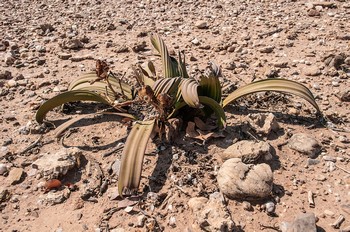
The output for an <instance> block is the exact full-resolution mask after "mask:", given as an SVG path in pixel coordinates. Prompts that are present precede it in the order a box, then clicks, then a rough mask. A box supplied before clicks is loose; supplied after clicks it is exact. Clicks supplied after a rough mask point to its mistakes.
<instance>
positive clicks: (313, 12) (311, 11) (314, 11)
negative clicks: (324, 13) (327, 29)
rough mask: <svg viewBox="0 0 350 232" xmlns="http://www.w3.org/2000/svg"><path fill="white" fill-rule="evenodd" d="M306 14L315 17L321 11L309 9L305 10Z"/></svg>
mask: <svg viewBox="0 0 350 232" xmlns="http://www.w3.org/2000/svg"><path fill="white" fill-rule="evenodd" d="M307 15H308V16H310V17H317V16H320V15H321V13H320V12H319V11H317V10H316V9H310V10H309V11H308V12H307Z"/></svg>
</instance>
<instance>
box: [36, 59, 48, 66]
mask: <svg viewBox="0 0 350 232" xmlns="http://www.w3.org/2000/svg"><path fill="white" fill-rule="evenodd" d="M45 63H46V59H45V58H39V59H38V60H37V61H36V64H37V65H43V64H45Z"/></svg>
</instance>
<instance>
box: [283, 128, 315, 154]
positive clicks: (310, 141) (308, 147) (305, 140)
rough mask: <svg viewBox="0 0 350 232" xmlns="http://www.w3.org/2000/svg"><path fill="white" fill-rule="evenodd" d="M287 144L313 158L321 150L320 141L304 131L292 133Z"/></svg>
mask: <svg viewBox="0 0 350 232" xmlns="http://www.w3.org/2000/svg"><path fill="white" fill-rule="evenodd" d="M288 146H289V147H290V148H291V149H293V150H295V151H298V152H300V153H303V154H306V155H308V156H309V157H310V158H315V157H316V156H317V155H318V154H319V153H320V152H321V145H320V143H319V142H318V141H317V140H316V139H315V138H314V137H313V136H311V135H308V134H304V133H298V134H294V135H293V136H292V137H291V138H290V139H289V141H288Z"/></svg>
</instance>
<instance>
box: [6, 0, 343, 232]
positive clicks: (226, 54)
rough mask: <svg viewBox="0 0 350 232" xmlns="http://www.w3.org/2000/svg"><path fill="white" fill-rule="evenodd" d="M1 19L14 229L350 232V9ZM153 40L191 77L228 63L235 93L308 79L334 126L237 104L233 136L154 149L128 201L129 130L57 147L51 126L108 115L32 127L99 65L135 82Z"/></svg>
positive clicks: (265, 99)
mask: <svg viewBox="0 0 350 232" xmlns="http://www.w3.org/2000/svg"><path fill="white" fill-rule="evenodd" d="M0 12H1V16H0V17H1V20H0V28H1V31H2V33H1V35H0V41H1V43H0V54H1V60H0V67H1V68H0V86H1V91H0V96H1V97H0V105H1V107H0V113H1V117H0V121H1V130H0V131H1V132H0V141H1V144H0V145H1V149H0V183H1V187H0V211H1V217H0V224H1V225H2V226H1V227H0V231H114V232H116V231H201V230H203V231H230V230H232V231H291V230H293V229H296V228H297V227H298V226H299V227H300V228H303V229H299V230H293V231H316V230H317V231H339V230H341V231H350V188H349V186H350V165H349V160H350V156H349V154H350V148H349V143H350V135H349V131H350V124H349V122H350V117H349V114H350V103H349V101H350V81H349V79H350V51H349V46H350V29H349V28H350V3H349V2H348V1H345V0H343V1H340V0H339V1H330V2H328V1H317V0H316V1H297V0H294V1H293V0H272V1H258V0H251V1H243V0H240V1H191V0H189V1H163V0H162V1H151V0H148V1H147V0H145V1H130V0H128V1H97V0H96V1H94V0H87V1H74V0H72V1H65V0H62V1H31V0H22V1H8V0H3V1H1V3H0ZM151 32H157V33H159V34H160V35H161V36H162V38H163V39H164V40H165V42H166V44H167V45H168V47H169V48H170V50H171V51H178V50H184V51H185V54H186V57H187V61H188V66H189V67H188V68H189V70H190V73H191V74H196V73H198V72H199V70H203V69H204V68H205V67H206V66H207V64H208V63H207V62H208V61H215V62H216V63H217V64H220V65H221V67H222V72H223V77H222V78H221V81H222V83H223V86H224V88H225V91H226V93H228V92H229V91H232V90H233V89H235V88H236V87H238V86H242V85H244V84H247V83H250V82H251V81H253V80H259V79H264V78H267V77H269V78H274V77H281V78H287V79H290V80H295V81H299V82H301V83H303V84H305V85H306V86H308V87H309V88H310V90H311V91H312V92H313V94H314V95H315V97H316V101H317V103H318V104H319V106H320V108H321V110H322V113H323V114H324V115H325V117H326V118H327V119H326V120H321V118H320V117H317V116H316V111H315V110H314V109H313V108H312V106H311V105H310V104H309V103H307V102H305V101H303V100H301V99H300V98H298V97H291V96H284V95H281V94H265V93H263V94H256V95H254V96H251V97H247V98H245V99H243V100H241V101H239V102H238V104H237V105H235V106H229V107H227V109H226V110H227V119H228V127H227V128H226V130H225V131H224V132H223V135H224V136H225V137H224V138H217V139H211V140H209V141H207V142H206V143H204V144H203V143H202V142H201V141H200V140H194V139H192V138H188V137H186V136H185V132H182V134H181V135H182V136H181V137H180V138H178V139H177V141H176V142H175V143H174V144H172V145H169V144H159V143H158V144H155V143H150V145H149V147H148V149H147V152H146V153H147V154H146V157H145V162H144V172H143V174H142V177H143V178H142V181H141V187H140V192H139V193H140V196H139V197H137V198H128V199H126V200H120V199H119V198H117V197H116V187H117V179H118V176H117V175H118V168H119V162H120V161H119V159H120V155H121V152H122V149H116V148H118V147H119V148H120V147H122V146H123V143H124V142H125V136H126V135H127V131H128V129H127V126H126V125H124V124H123V123H121V122H120V118H115V117H112V116H95V117H91V118H89V119H86V120H83V121H82V122H80V123H79V124H78V125H77V126H76V127H75V128H73V129H71V130H70V131H69V133H68V134H66V136H65V139H64V140H63V141H59V142H57V141H56V140H55V138H54V131H53V130H50V127H52V125H54V126H58V125H60V124H61V123H62V122H64V121H65V120H66V119H68V118H70V117H71V116H72V115H74V114H82V113H91V112H94V111H95V110H96V109H99V108H101V107H102V106H100V105H96V104H88V103H84V104H83V103H79V104H74V105H73V106H74V107H71V108H69V109H68V110H67V109H66V111H63V112H62V111H61V110H60V109H58V110H56V111H55V112H51V113H50V114H49V115H48V118H47V119H48V120H49V121H50V122H51V124H46V127H45V126H43V125H37V124H36V122H35V117H34V115H35V112H36V109H38V106H39V105H40V104H41V103H42V102H43V101H45V100H46V99H49V98H51V97H53V96H55V95H57V94H58V93H59V92H62V91H65V90H67V87H68V84H69V82H70V81H72V80H73V79H75V78H77V77H78V76H80V75H81V74H83V73H85V72H87V71H91V70H94V67H95V60H96V59H105V60H106V61H107V62H108V64H109V65H110V66H111V67H112V69H113V70H114V71H115V72H116V73H124V72H126V78H125V79H126V80H128V81H131V82H134V80H132V74H131V69H130V66H131V65H133V64H137V63H143V62H145V61H146V60H149V59H157V57H155V56H153V52H154V51H153V50H152V47H151V46H150V42H149V38H148V34H149V33H151ZM269 113H272V114H269ZM232 157H236V158H233V159H231V158H232ZM227 159H228V161H226V162H225V165H223V162H224V161H225V160H227ZM250 162H253V163H254V164H247V163H250ZM54 178H56V179H58V180H59V181H60V182H57V181H51V182H47V180H50V179H51V180H52V179H54ZM61 183H62V186H61ZM54 187H57V188H54ZM233 198H234V199H233ZM306 228H308V229H306Z"/></svg>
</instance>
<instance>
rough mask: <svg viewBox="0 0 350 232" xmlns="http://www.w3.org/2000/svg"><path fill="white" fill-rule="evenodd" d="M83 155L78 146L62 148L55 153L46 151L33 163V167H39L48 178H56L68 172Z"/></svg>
mask: <svg viewBox="0 0 350 232" xmlns="http://www.w3.org/2000/svg"><path fill="white" fill-rule="evenodd" d="M81 155H82V152H81V151H80V150H79V149H78V148H69V149H62V150H59V151H58V152H56V153H54V154H51V153H44V154H43V155H42V156H41V157H40V158H39V159H37V160H36V161H35V162H34V163H33V164H32V168H34V169H38V171H39V172H40V173H41V174H42V175H43V176H44V177H45V178H46V179H55V178H58V177H59V176H63V175H65V174H67V172H68V170H70V169H72V168H73V167H74V166H75V165H76V164H77V161H78V160H79V158H80V156H81Z"/></svg>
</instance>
